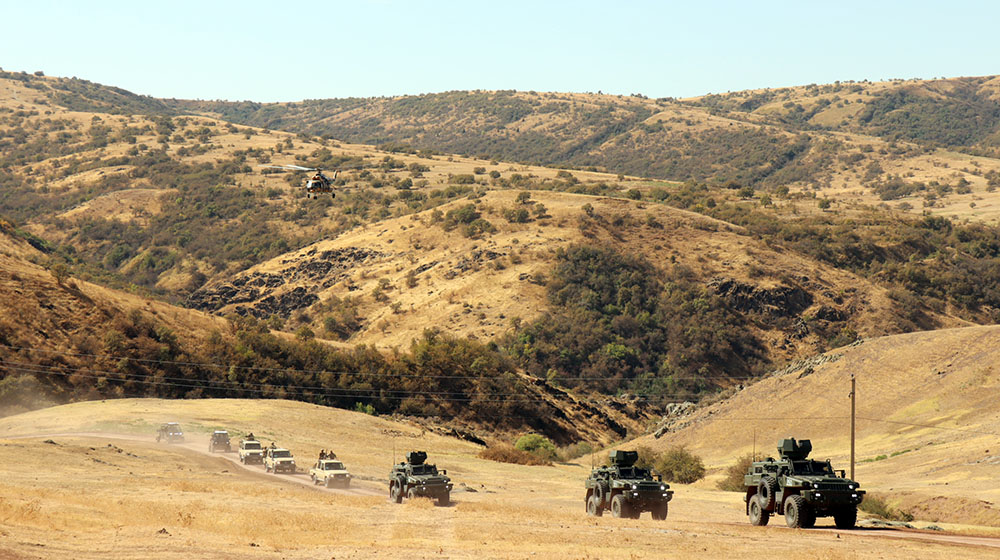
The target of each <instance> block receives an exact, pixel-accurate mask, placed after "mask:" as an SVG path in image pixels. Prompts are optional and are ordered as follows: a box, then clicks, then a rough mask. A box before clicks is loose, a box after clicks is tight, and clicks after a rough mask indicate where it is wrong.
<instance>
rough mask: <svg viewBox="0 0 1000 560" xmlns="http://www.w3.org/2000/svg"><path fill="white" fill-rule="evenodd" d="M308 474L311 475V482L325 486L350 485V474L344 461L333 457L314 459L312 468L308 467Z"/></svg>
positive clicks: (345, 486)
mask: <svg viewBox="0 0 1000 560" xmlns="http://www.w3.org/2000/svg"><path fill="white" fill-rule="evenodd" d="M309 476H310V477H312V481H313V484H322V485H324V486H326V487H327V488H332V487H334V486H340V487H342V488H347V487H348V486H350V485H351V474H350V473H349V472H347V469H346V468H345V467H344V463H341V462H340V461H337V460H334V459H320V460H319V461H316V464H315V465H313V468H311V469H309Z"/></svg>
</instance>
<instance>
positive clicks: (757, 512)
mask: <svg viewBox="0 0 1000 560" xmlns="http://www.w3.org/2000/svg"><path fill="white" fill-rule="evenodd" d="M770 520H771V514H770V513H768V512H766V511H764V508H763V507H761V505H760V500H758V499H757V497H756V496H753V497H751V498H750V524H751V525H753V526H755V527H763V526H764V525H767V522H768V521H770Z"/></svg>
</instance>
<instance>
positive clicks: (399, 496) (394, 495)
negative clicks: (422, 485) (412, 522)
mask: <svg viewBox="0 0 1000 560" xmlns="http://www.w3.org/2000/svg"><path fill="white" fill-rule="evenodd" d="M389 499H391V500H392V501H394V502H396V503H397V504H401V503H403V489H402V488H400V487H399V485H398V484H391V485H390V486H389Z"/></svg>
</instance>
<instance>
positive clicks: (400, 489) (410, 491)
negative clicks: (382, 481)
mask: <svg viewBox="0 0 1000 560" xmlns="http://www.w3.org/2000/svg"><path fill="white" fill-rule="evenodd" d="M426 461H427V453H425V452H423V451H411V452H409V453H407V454H406V461H405V462H403V463H398V464H396V465H393V466H392V471H391V472H390V473H389V497H390V498H391V499H392V501H394V502H396V503H397V504H398V503H401V502H402V501H403V497H404V496H405V497H406V498H407V499H409V500H412V499H414V498H431V499H434V500H437V504H438V505H439V506H446V505H448V502H449V500H450V499H451V489H452V484H451V479H450V478H448V476H447V474H448V471H446V470H442V471H440V472H438V469H437V467H436V466H434V465H428V464H427V463H426Z"/></svg>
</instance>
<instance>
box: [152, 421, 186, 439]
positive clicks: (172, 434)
mask: <svg viewBox="0 0 1000 560" xmlns="http://www.w3.org/2000/svg"><path fill="white" fill-rule="evenodd" d="M156 441H158V442H159V441H165V442H167V443H180V442H182V441H184V431H183V430H181V425H180V424H178V423H177V422H166V423H165V424H161V425H160V429H159V430H157V431H156Z"/></svg>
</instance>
